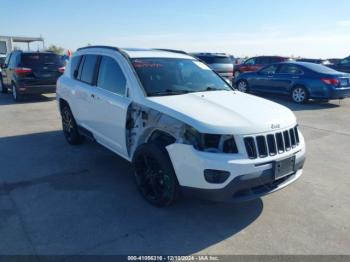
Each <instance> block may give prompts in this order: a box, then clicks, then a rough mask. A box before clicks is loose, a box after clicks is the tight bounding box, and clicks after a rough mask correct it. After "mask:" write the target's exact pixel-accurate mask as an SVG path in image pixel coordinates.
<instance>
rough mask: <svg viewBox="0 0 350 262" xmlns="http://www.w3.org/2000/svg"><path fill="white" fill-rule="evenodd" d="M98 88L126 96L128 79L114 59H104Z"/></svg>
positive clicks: (101, 64)
mask: <svg viewBox="0 0 350 262" xmlns="http://www.w3.org/2000/svg"><path fill="white" fill-rule="evenodd" d="M97 86H98V87H100V88H103V89H105V90H108V91H110V92H113V93H115V94H119V95H124V94H125V89H126V78H125V76H124V74H123V72H122V69H121V68H120V66H119V65H118V63H117V61H116V60H114V59H113V58H111V57H108V56H104V57H102V59H101V63H100V70H99V74H98V79H97Z"/></svg>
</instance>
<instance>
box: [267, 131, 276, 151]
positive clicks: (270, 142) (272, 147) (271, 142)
mask: <svg viewBox="0 0 350 262" xmlns="http://www.w3.org/2000/svg"><path fill="white" fill-rule="evenodd" d="M267 146H268V148H269V153H270V156H274V155H276V154H277V147H276V140H275V136H274V135H267Z"/></svg>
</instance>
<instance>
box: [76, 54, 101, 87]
mask: <svg viewBox="0 0 350 262" xmlns="http://www.w3.org/2000/svg"><path fill="white" fill-rule="evenodd" d="M96 62H97V56H96V55H86V56H85V59H84V63H83V67H82V70H81V76H80V80H81V81H83V82H85V83H88V84H92V83H93V80H94V74H95V66H96Z"/></svg>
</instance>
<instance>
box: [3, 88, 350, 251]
mask: <svg viewBox="0 0 350 262" xmlns="http://www.w3.org/2000/svg"><path fill="white" fill-rule="evenodd" d="M266 98H268V99H272V100H274V101H276V102H278V103H281V104H283V105H285V106H287V107H289V108H290V109H292V110H293V111H294V112H295V114H296V115H297V117H298V120H299V124H300V128H301V130H302V132H303V134H304V136H305V140H306V143H307V144H306V145H307V162H306V165H305V168H304V174H303V176H302V177H301V178H300V179H299V180H298V181H297V182H295V183H294V184H292V185H290V186H289V187H287V188H285V189H283V190H281V191H279V192H277V193H274V194H271V195H269V196H266V197H264V198H262V199H258V200H255V201H251V202H246V203H240V204H225V203H220V204H217V203H211V202H207V201H202V200H194V199H182V200H181V201H180V202H179V203H177V204H176V205H175V206H172V207H170V208H165V209H160V208H155V207H153V206H151V205H149V204H147V203H146V202H145V201H144V200H143V199H142V198H141V196H140V195H139V193H138V192H137V189H136V186H135V185H134V182H133V177H132V171H131V167H130V165H129V163H128V162H126V161H125V160H123V159H122V158H120V157H118V156H116V155H115V154H113V153H111V152H110V151H108V150H106V149H104V148H102V147H101V146H99V145H97V144H96V143H93V142H89V141H86V142H85V143H84V144H82V145H80V146H76V147H72V146H70V145H68V144H67V143H66V141H65V140H64V137H63V134H62V132H61V124H60V117H59V114H58V111H57V108H56V102H55V98H54V96H53V95H50V96H39V97H33V98H28V99H26V100H25V101H23V102H22V103H14V102H13V101H12V99H11V96H10V95H3V94H1V95H0V237H1V241H0V254H41V255H43V254H47V255H57V254H66V255H72V254H98V255H100V254H198V253H200V254H217V255H219V254H350V248H349V247H350V222H349V221H350V190H349V188H350V99H349V100H344V101H342V102H341V104H340V105H339V103H338V101H332V102H330V103H315V102H311V103H309V104H306V105H295V104H293V103H291V102H289V100H288V99H285V98H278V97H277V98H276V97H266Z"/></svg>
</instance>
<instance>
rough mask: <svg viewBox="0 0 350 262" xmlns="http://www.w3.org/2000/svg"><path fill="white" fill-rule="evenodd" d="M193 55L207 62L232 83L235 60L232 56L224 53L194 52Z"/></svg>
mask: <svg viewBox="0 0 350 262" xmlns="http://www.w3.org/2000/svg"><path fill="white" fill-rule="evenodd" d="M191 55H192V56H194V57H195V58H197V59H199V60H201V61H203V62H204V63H206V64H207V65H208V66H209V67H210V68H211V69H212V70H214V71H215V72H216V73H218V74H219V75H220V76H221V77H223V78H225V79H227V80H228V81H229V82H230V83H232V77H233V61H232V56H230V55H227V54H224V53H192V54H191Z"/></svg>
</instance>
